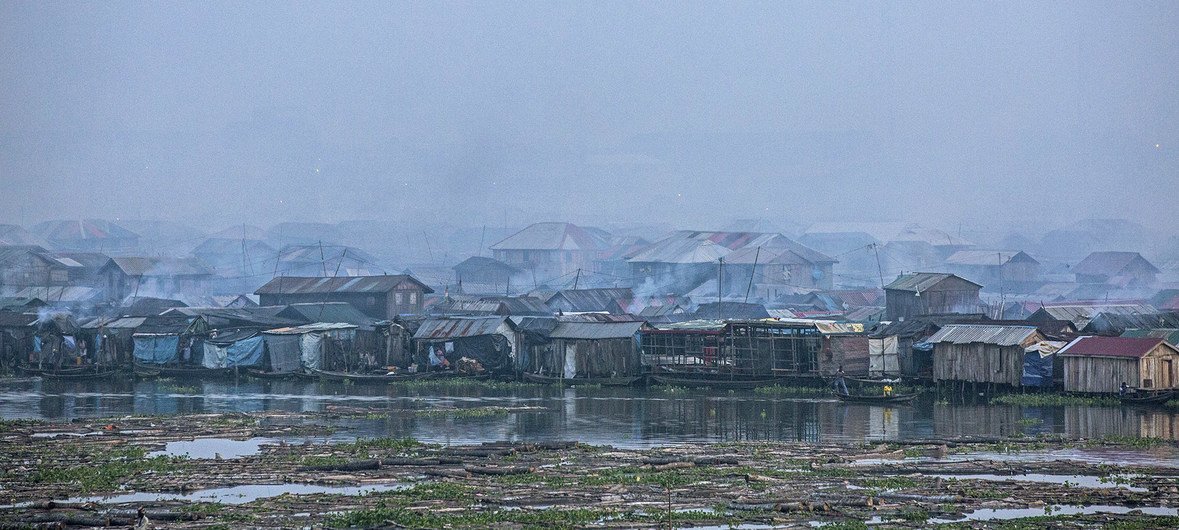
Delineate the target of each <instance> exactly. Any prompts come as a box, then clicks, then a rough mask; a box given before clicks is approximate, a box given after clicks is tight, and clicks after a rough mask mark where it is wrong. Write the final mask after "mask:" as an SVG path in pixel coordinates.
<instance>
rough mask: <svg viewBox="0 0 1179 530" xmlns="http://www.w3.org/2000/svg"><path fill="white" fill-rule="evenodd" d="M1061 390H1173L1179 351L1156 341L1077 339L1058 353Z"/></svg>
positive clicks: (1158, 340) (1161, 340) (1120, 338)
mask: <svg viewBox="0 0 1179 530" xmlns="http://www.w3.org/2000/svg"><path fill="white" fill-rule="evenodd" d="M1059 355H1060V356H1061V357H1062V358H1063V360H1064V362H1063V367H1064V389H1065V391H1068V392H1095V393H1097V392H1100V393H1109V394H1111V393H1115V392H1117V391H1118V388H1119V387H1121V385H1122V383H1126V384H1128V385H1130V386H1131V387H1134V388H1142V389H1156V388H1161V389H1165V388H1175V383H1176V381H1179V374H1177V373H1176V372H1175V370H1176V368H1177V365H1179V350H1176V349H1175V346H1172V345H1171V344H1168V343H1167V342H1166V341H1165V340H1163V339H1161V338H1158V337H1078V338H1077V339H1075V340H1073V341H1072V342H1070V343H1069V344H1068V345H1067V346H1065V347H1064V348H1063V349H1061V350H1060V352H1059Z"/></svg>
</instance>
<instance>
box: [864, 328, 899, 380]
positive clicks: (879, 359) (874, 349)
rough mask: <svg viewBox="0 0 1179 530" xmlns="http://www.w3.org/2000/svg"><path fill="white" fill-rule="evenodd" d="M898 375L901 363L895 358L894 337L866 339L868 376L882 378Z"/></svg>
mask: <svg viewBox="0 0 1179 530" xmlns="http://www.w3.org/2000/svg"><path fill="white" fill-rule="evenodd" d="M900 373H901V363H900V359H898V357H897V337H896V335H892V336H889V337H884V338H881V339H871V338H870V339H868V374H869V375H871V376H882V375H897V374H900Z"/></svg>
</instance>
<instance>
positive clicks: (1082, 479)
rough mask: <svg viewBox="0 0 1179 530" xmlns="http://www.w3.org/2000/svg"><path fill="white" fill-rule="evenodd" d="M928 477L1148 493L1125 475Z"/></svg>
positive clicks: (1031, 474)
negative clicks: (1117, 489) (1035, 483)
mask: <svg viewBox="0 0 1179 530" xmlns="http://www.w3.org/2000/svg"><path fill="white" fill-rule="evenodd" d="M926 476H928V477H934V478H940V479H949V480H988V481H994V482H1003V481H1008V480H1013V481H1016V482H1040V483H1044V484H1061V485H1063V484H1064V483H1066V482H1067V483H1068V484H1069V485H1070V486H1073V487H1077V488H1094V489H1115V488H1123V489H1126V490H1129V491H1148V490H1147V489H1146V488H1141V487H1136V486H1131V485H1129V484H1125V481H1127V480H1130V479H1133V478H1134V477H1128V476H1125V475H1120V476H1116V477H1106V478H1105V480H1104V481H1103V480H1102V477H1097V476H1093V475H1044V474H1040V473H1024V474H1018V475H992V474H986V473H980V474H974V475H940V474H931V475H926Z"/></svg>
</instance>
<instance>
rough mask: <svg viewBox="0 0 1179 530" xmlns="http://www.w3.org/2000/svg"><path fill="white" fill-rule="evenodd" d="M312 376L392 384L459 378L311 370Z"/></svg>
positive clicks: (419, 374)
mask: <svg viewBox="0 0 1179 530" xmlns="http://www.w3.org/2000/svg"><path fill="white" fill-rule="evenodd" d="M311 375H312V376H316V377H320V378H322V379H332V380H336V381H352V382H353V383H391V382H394V381H417V380H421V379H434V378H440V377H447V376H452V377H453V376H457V375H458V373H456V372H414V373H407V374H376V373H372V374H361V373H355V372H336V371H332V370H315V369H311Z"/></svg>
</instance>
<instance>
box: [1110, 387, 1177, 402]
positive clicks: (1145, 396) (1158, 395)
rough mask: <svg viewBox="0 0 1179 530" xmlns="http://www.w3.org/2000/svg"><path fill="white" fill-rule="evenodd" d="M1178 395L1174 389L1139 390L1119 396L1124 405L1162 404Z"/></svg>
mask: <svg viewBox="0 0 1179 530" xmlns="http://www.w3.org/2000/svg"><path fill="white" fill-rule="evenodd" d="M1175 396H1176V392H1175V391H1174V390H1154V391H1142V390H1140V391H1138V392H1134V393H1132V394H1129V395H1126V396H1123V397H1121V398H1119V399H1120V400H1121V402H1122V404H1124V405H1161V404H1163V403H1166V402H1168V401H1170V400H1172V399H1174V398H1175Z"/></svg>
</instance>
